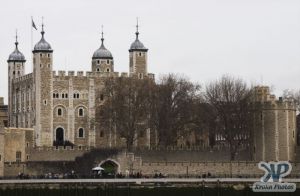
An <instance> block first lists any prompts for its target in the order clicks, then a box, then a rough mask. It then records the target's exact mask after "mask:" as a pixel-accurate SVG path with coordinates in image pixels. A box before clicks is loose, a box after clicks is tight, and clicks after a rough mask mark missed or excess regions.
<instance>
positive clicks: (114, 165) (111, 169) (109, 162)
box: [99, 159, 121, 175]
mask: <svg viewBox="0 0 300 196" xmlns="http://www.w3.org/2000/svg"><path fill="white" fill-rule="evenodd" d="M99 166H100V167H102V168H104V171H105V172H106V173H110V174H112V175H116V174H118V173H120V171H121V168H120V164H119V163H118V162H117V161H115V160H113V159H106V160H104V161H101V162H100V164H99Z"/></svg>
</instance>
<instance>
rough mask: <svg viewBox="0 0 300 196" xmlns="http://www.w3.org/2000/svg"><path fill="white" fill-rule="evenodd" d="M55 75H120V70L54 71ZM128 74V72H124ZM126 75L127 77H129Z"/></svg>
mask: <svg viewBox="0 0 300 196" xmlns="http://www.w3.org/2000/svg"><path fill="white" fill-rule="evenodd" d="M52 74H53V77H68V78H69V77H120V74H119V72H91V71H77V72H75V71H61V70H59V71H53V72H52ZM122 74H124V75H127V76H128V73H126V74H125V73H122ZM152 75H154V74H152ZM127 76H126V77H127Z"/></svg>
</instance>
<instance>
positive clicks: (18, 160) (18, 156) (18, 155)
mask: <svg viewBox="0 0 300 196" xmlns="http://www.w3.org/2000/svg"><path fill="white" fill-rule="evenodd" d="M21 158H22V153H21V151H17V152H16V162H17V163H20V162H21Z"/></svg>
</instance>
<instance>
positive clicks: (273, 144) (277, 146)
mask: <svg viewBox="0 0 300 196" xmlns="http://www.w3.org/2000/svg"><path fill="white" fill-rule="evenodd" d="M253 110H254V111H253V136H254V137H253V139H254V141H253V142H254V144H253V152H254V159H255V160H257V161H260V160H266V161H286V160H289V161H294V160H295V148H296V135H297V133H296V130H297V129H296V107H295V104H294V103H293V101H290V100H283V99H282V98H279V100H277V99H276V98H275V96H274V95H271V94H270V90H269V87H266V86H262V87H255V89H254V103H253Z"/></svg>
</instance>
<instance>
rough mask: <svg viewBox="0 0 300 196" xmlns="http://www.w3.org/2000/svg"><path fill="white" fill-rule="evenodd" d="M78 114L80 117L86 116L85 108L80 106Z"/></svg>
mask: <svg viewBox="0 0 300 196" xmlns="http://www.w3.org/2000/svg"><path fill="white" fill-rule="evenodd" d="M78 116H80V117H82V116H84V110H83V108H79V109H78Z"/></svg>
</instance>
